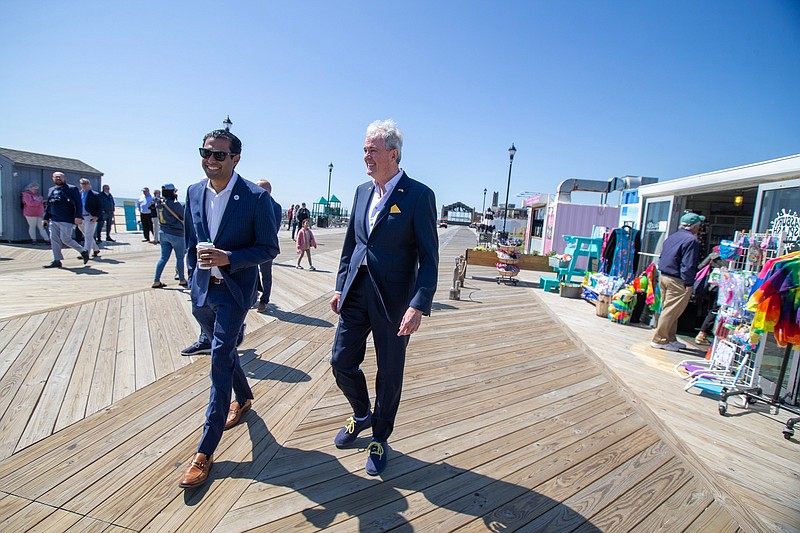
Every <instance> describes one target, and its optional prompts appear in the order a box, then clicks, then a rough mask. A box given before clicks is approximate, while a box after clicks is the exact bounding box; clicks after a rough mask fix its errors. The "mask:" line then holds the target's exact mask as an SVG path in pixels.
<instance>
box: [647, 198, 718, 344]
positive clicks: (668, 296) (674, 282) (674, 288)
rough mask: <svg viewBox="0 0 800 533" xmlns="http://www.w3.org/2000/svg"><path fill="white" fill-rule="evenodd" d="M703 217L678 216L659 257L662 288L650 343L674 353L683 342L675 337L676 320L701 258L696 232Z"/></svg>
mask: <svg viewBox="0 0 800 533" xmlns="http://www.w3.org/2000/svg"><path fill="white" fill-rule="evenodd" d="M705 219H706V217H703V216H700V215H698V214H696V213H686V214H684V215H683V216H682V217H681V221H680V227H679V228H678V231H676V232H675V233H673V234H672V235H670V236H669V237H667V239H666V240H665V241H664V247H663V248H662V250H661V256H660V258H659V260H658V270H659V272H660V275H659V280H658V286H659V287H660V289H661V302H662V303H661V314H660V315H659V317H658V326H657V327H656V331H655V333H654V334H653V340H652V342H650V346H652V347H653V348H658V349H660V350H669V351H671V352H677V351H678V350H682V349H683V348H686V345H685V344H684V343H682V342H680V341H678V338H677V337H676V333H677V332H678V319H679V318H680V316H681V314H683V312H684V311H685V310H686V306H687V305H689V299H690V298H691V297H692V286H693V285H694V277H695V276H696V275H697V263H698V262H699V260H700V243H699V242H698V240H697V232H698V231H700V224H701V223H702V222H703V221H704V220H705Z"/></svg>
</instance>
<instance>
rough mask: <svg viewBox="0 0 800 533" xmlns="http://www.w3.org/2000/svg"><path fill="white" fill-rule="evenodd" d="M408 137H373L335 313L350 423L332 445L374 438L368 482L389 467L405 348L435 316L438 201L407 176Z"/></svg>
mask: <svg viewBox="0 0 800 533" xmlns="http://www.w3.org/2000/svg"><path fill="white" fill-rule="evenodd" d="M402 149H403V134H402V133H401V131H400V129H399V128H398V127H397V124H395V123H394V121H392V120H385V121H375V122H373V123H372V124H370V125H369V127H368V128H367V133H366V139H365V141H364V163H365V164H366V167H367V175H368V176H369V177H370V178H372V179H371V180H370V181H368V182H366V183H363V184H361V185H359V186H358V188H357V189H356V194H355V198H354V200H353V210H352V216H351V217H350V221H349V223H348V225H347V232H346V233H345V238H344V243H343V245H342V255H341V259H340V261H339V272H338V274H337V276H336V288H335V290H336V292H335V294H334V295H333V297H332V298H331V300H330V306H331V310H332V311H333V312H334V313H336V314H338V315H339V324H338V326H337V329H336V336H335V337H334V340H333V348H332V354H331V368H332V370H333V375H334V377H335V378H336V385H337V386H338V387H339V389H340V390H341V391H342V393H343V394H344V396H345V398H347V400H348V402H349V403H350V407H351V408H352V409H353V416H351V417H350V418H348V419H347V422H346V423H345V426H344V427H343V428H342V429H341V431H339V433H338V434H337V435H336V437H335V438H334V441H333V442H334V444H335V445H336V447H337V448H344V447H347V446H350V445H351V444H353V443H354V442H355V440H356V438H357V437H358V434H359V433H360V432H361V431H364V430H366V429H370V428H371V429H372V442H370V443H369V445H368V446H367V453H368V457H367V463H366V472H367V474H369V475H371V476H376V475H378V474H380V473H381V472H382V471H383V470H384V468H385V467H386V464H387V462H388V460H389V455H388V453H389V448H388V443H387V440H388V438H389V436H390V435H391V434H392V430H393V429H394V421H395V417H396V415H397V409H398V407H399V405H400V394H401V392H402V388H403V370H404V367H405V359H406V348H407V346H408V341H409V339H410V337H411V334H412V333H415V332H416V331H417V330H418V329H419V326H420V324H421V323H422V315H423V314H424V315H429V314H430V312H431V305H432V303H433V295H434V293H435V292H436V281H437V277H438V271H439V237H438V235H437V230H436V197H435V195H434V194H433V191H432V190H431V189H430V188H429V187H427V186H426V185H424V184H422V183H420V182H419V181H416V180H413V179H411V178H410V177H408V175H407V174H406V173H405V171H404V170H403V169H401V168H400V157H401V155H402ZM370 333H372V339H373V343H374V344H375V356H376V360H377V367H378V373H377V376H376V378H375V407H374V410H372V408H371V407H370V396H369V391H368V390H367V380H366V378H365V376H364V373H363V371H362V370H361V368H360V367H361V364H362V362H363V361H364V356H365V353H366V349H367V337H368V336H369V334H370Z"/></svg>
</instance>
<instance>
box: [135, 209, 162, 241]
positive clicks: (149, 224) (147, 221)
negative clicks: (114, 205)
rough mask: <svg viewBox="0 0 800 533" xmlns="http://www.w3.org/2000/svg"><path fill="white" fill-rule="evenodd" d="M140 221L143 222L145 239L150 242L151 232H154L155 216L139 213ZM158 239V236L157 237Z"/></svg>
mask: <svg viewBox="0 0 800 533" xmlns="http://www.w3.org/2000/svg"><path fill="white" fill-rule="evenodd" d="M139 219H140V220H141V221H142V233H144V238H145V239H147V240H148V241H149V240H150V232H152V231H153V215H151V214H150V213H139ZM156 239H158V235H156Z"/></svg>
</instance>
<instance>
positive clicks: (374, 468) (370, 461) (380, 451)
mask: <svg viewBox="0 0 800 533" xmlns="http://www.w3.org/2000/svg"><path fill="white" fill-rule="evenodd" d="M367 453H369V457H367V468H366V470H367V474H369V475H370V476H377V475H378V474H380V473H381V472H383V470H384V469H385V468H386V463H388V462H389V445H388V444H387V443H386V441H384V442H379V441H377V440H375V439H373V440H372V442H370V443H369V446H367Z"/></svg>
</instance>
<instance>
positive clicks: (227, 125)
mask: <svg viewBox="0 0 800 533" xmlns="http://www.w3.org/2000/svg"><path fill="white" fill-rule="evenodd" d="M231 126H233V122H231V116H230V115H226V116H225V120H223V121H222V127H223V128H225V131H231Z"/></svg>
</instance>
